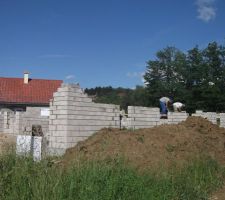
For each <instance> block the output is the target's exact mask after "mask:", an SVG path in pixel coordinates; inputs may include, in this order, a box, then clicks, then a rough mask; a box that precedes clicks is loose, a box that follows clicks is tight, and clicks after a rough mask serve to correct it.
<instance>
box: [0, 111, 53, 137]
mask: <svg viewBox="0 0 225 200" xmlns="http://www.w3.org/2000/svg"><path fill="white" fill-rule="evenodd" d="M41 109H42V108H40V107H27V110H26V112H15V113H14V112H4V113H3V114H2V115H0V116H2V118H3V120H1V121H2V125H0V127H1V126H2V132H3V133H8V134H14V135H19V134H20V135H31V134H32V126H33V125H40V126H41V127H42V131H43V134H44V135H45V134H47V132H48V128H49V117H48V116H41ZM0 119H1V118H0Z"/></svg>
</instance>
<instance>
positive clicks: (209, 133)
mask: <svg viewBox="0 0 225 200" xmlns="http://www.w3.org/2000/svg"><path fill="white" fill-rule="evenodd" d="M200 155H209V156H211V157H212V158H214V159H216V160H217V161H219V162H220V163H222V164H225V159H224V155H225V129H224V128H220V127H218V126H217V125H214V124H212V123H211V122H209V121H207V120H206V119H203V118H201V117H189V118H188V119H187V120H186V121H184V122H182V123H179V124H176V125H161V126H158V127H154V128H148V129H139V130H135V131H131V130H118V129H102V130H100V131H99V132H97V133H96V134H94V135H93V136H91V137H89V138H88V139H87V140H86V141H83V142H80V143H78V145H76V146H75V147H73V148H70V149H68V150H67V151H66V153H65V156H64V158H63V161H62V162H63V163H64V164H65V165H67V164H70V163H71V162H73V161H75V160H77V159H79V158H81V157H82V159H84V160H105V159H108V158H110V159H114V158H116V157H124V158H125V159H126V160H127V162H128V163H129V164H131V165H132V166H134V167H136V168H137V169H146V168H150V167H158V166H166V167H169V166H171V165H174V164H176V165H182V164H184V163H186V162H188V160H189V159H192V158H193V157H196V156H200Z"/></svg>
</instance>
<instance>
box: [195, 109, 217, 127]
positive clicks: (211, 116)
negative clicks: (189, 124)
mask: <svg viewBox="0 0 225 200" xmlns="http://www.w3.org/2000/svg"><path fill="white" fill-rule="evenodd" d="M192 116H196V117H203V118H205V119H207V120H209V121H210V122H212V123H213V124H217V119H220V115H219V114H217V113H215V112H203V111H202V110H196V112H195V113H193V114H192Z"/></svg>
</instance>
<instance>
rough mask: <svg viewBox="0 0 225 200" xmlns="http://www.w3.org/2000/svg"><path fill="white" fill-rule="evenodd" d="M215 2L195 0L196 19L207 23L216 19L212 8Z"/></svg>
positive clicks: (214, 10) (211, 0)
mask: <svg viewBox="0 0 225 200" xmlns="http://www.w3.org/2000/svg"><path fill="white" fill-rule="evenodd" d="M215 1H216V0H197V1H196V5H197V6H198V9H197V11H198V16H197V17H198V18H199V19H200V20H203V21H204V22H208V21H210V20H212V19H214V18H215V17H216V8H215V6H214V3H215Z"/></svg>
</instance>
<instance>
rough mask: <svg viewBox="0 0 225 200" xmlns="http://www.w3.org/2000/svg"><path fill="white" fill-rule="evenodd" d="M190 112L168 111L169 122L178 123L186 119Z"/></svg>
mask: <svg viewBox="0 0 225 200" xmlns="http://www.w3.org/2000/svg"><path fill="white" fill-rule="evenodd" d="M188 116H189V114H188V113H186V112H184V111H183V112H169V113H168V124H178V123H180V122H182V121H185V120H186V119H187V118H188Z"/></svg>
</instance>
